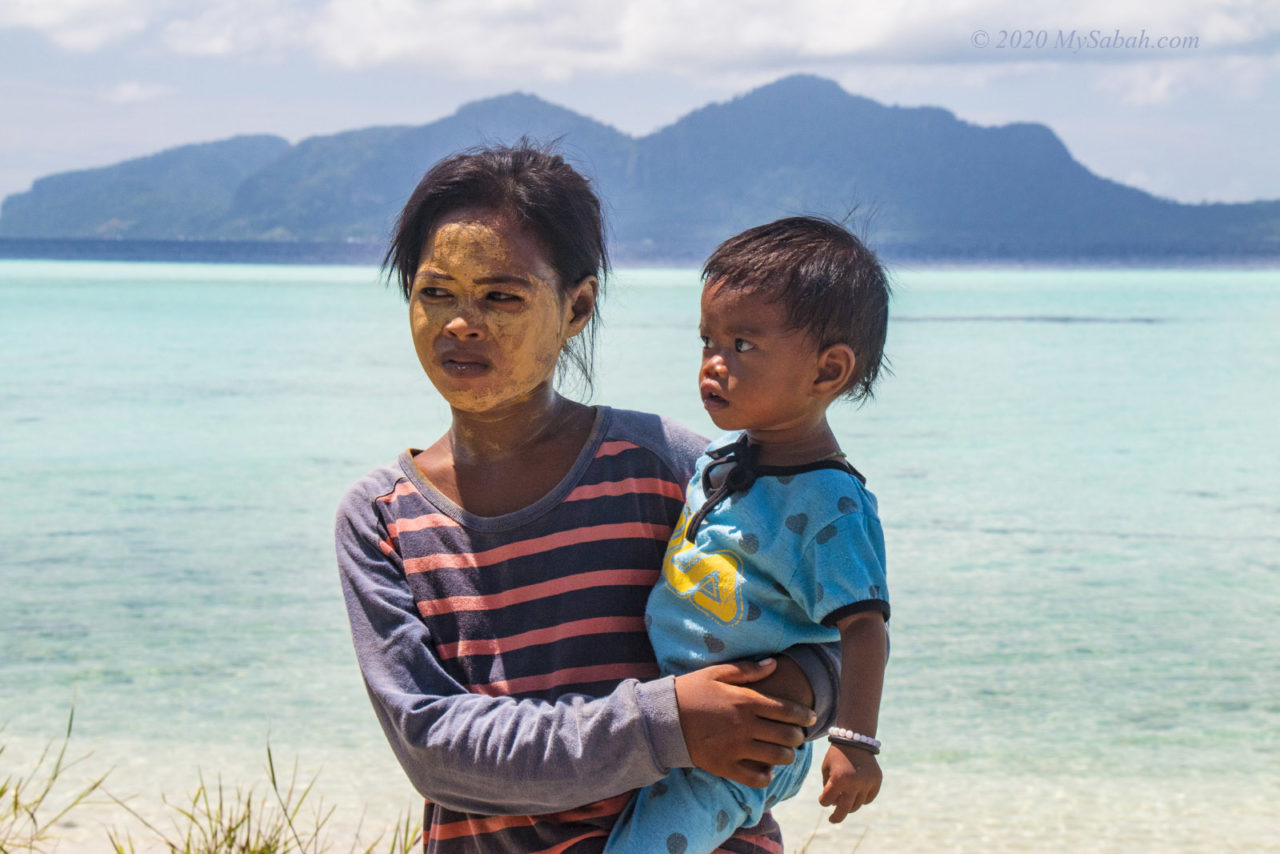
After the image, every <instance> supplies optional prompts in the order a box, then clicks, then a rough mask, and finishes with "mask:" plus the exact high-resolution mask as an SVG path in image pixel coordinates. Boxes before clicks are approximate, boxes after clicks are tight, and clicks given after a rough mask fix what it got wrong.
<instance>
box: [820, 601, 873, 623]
mask: <svg viewBox="0 0 1280 854" xmlns="http://www.w3.org/2000/svg"><path fill="white" fill-rule="evenodd" d="M863 611H879V612H880V613H881V615H883V616H884V621H885V622H886V623H887V622H889V603H888V602H886V601H884V600H883V599H863V600H862V601H861V602H852V603H850V604H848V605H845V606H844V607H842V608H836V609H835V610H834V611H832V612H831V613H830V614H827V616H825V617H823V618H822V625H824V626H827V627H828V628H833V627H834V626H835V624H836V623H838V622H840V621H841V620H843V619H844V618H845V617H851V616H853V615H854V614H861V613H862V612H863Z"/></svg>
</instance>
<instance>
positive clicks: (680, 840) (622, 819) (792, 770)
mask: <svg viewBox="0 0 1280 854" xmlns="http://www.w3.org/2000/svg"><path fill="white" fill-rule="evenodd" d="M812 758H813V748H812V746H811V745H808V744H806V745H804V746H803V747H801V748H800V749H799V750H797V751H796V761H795V762H793V763H791V764H790V765H783V766H779V767H777V768H775V769H774V771H773V780H772V781H771V782H770V783H769V785H768V786H766V787H765V788H763V789H754V788H752V787H750V786H743V785H742V784H740V783H735V782H733V781H732V780H725V779H722V778H720V777H716V776H713V775H711V774H708V773H707V772H706V771H702V770H700V769H698V768H676V769H675V770H673V771H672V772H671V773H670V774H668V775H667V777H666V779H665V780H661V781H659V782H657V783H654V784H653V785H652V786H646V787H645V788H643V789H640V790H638V791H637V792H636V793H635V794H633V795H632V796H631V801H630V803H628V804H627V808H626V809H624V810H623V811H622V814H621V815H620V816H618V823H617V824H615V825H614V826H613V833H611V834H610V836H609V841H608V843H607V844H606V845H605V848H604V850H605V854H662V852H664V851H665V852H668V854H711V852H712V851H715V850H716V849H717V848H718V847H720V843H722V842H724V841H725V840H726V839H728V838H729V837H730V836H732V835H733V834H734V832H735V831H736V830H737V829H738V828H739V827H750V826H751V825H753V824H757V823H759V821H760V819H761V818H762V817H763V816H764V814H765V811H766V810H768V809H769V808H771V807H772V806H773V805H774V804H776V803H778V802H779V801H781V800H784V799H786V798H789V797H791V796H792V795H794V794H795V793H796V792H797V791H798V790H799V789H800V784H801V783H802V782H804V775H805V772H806V771H808V770H809V764H810V762H811V760H812Z"/></svg>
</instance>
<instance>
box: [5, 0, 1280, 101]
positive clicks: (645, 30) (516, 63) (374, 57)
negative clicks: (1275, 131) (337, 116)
mask: <svg viewBox="0 0 1280 854" xmlns="http://www.w3.org/2000/svg"><path fill="white" fill-rule="evenodd" d="M4 27H25V28H33V29H36V30H39V31H40V32H43V33H44V34H45V35H46V36H48V37H49V38H50V39H52V40H53V41H55V42H56V43H57V44H59V45H61V46H63V47H66V48H73V49H80V50H88V49H94V48H97V47H101V46H103V45H105V44H107V43H108V42H111V41H115V40H119V39H122V38H125V37H127V36H130V35H137V34H140V33H143V34H144V35H146V36H149V37H150V36H154V37H155V39H156V41H157V42H158V43H159V44H161V45H163V46H164V47H165V48H167V49H169V50H171V51H173V52H174V53H178V54H184V55H205V56H228V55H241V54H256V55H274V54H279V53H282V52H286V51H289V52H291V51H296V50H302V51H305V52H308V53H311V54H313V55H314V56H316V57H317V58H318V59H320V60H321V61H324V62H329V63H332V64H334V65H336V66H339V67H345V68H367V67H373V66H378V65H384V64H389V63H394V64H403V65H416V66H420V67H423V68H427V69H431V70H433V71H441V72H449V71H452V72H454V73H457V74H460V75H465V76H468V77H473V78H496V77H503V76H509V75H511V74H519V75H521V76H522V77H527V78H529V79H532V80H539V79H551V80H555V79H565V78H568V77H572V76H575V75H580V74H590V73H596V72H606V73H634V72H646V71H663V72H667V73H674V74H677V75H700V76H705V75H726V76H732V75H735V74H740V73H741V72H742V71H743V70H746V69H757V70H761V71H763V70H766V69H777V68H780V67H784V66H794V65H795V64H797V63H809V64H815V63H846V64H848V63H855V64H857V63H881V64H884V63H896V64H912V63H926V64H928V63H942V64H950V65H975V66H982V65H1001V64H1005V63H1010V62H1049V63H1053V62H1062V61H1075V62H1085V63H1094V62H1106V63H1109V64H1116V63H1119V64H1137V65H1143V64H1147V63H1150V62H1162V61H1167V60H1168V59H1170V58H1174V59H1179V60H1188V61H1191V60H1196V59H1203V58H1205V57H1209V56H1212V55H1222V54H1247V53H1254V54H1257V55H1258V58H1259V60H1262V59H1264V58H1265V57H1268V56H1270V55H1273V54H1274V53H1275V49H1274V48H1275V45H1276V44H1277V43H1280V0H1169V2H1167V3H1165V4H1162V5H1160V6H1156V7H1153V6H1150V5H1149V4H1146V3H1140V2H1137V0H1079V1H1078V2H1076V3H1074V4H1052V5H1048V4H1041V5H1036V6H1029V5H1027V4H1023V3H1020V2H1018V0H937V2H933V3H927V4H926V3H921V2H918V0H879V2H876V3H859V4H854V3H849V2H848V0H737V2H730V0H618V2H615V3H611V4H605V3H600V2H598V0H555V2H547V0H257V1H256V2H254V0H3V2H2V3H0V28H4ZM977 30H983V31H985V32H986V33H987V34H988V35H989V37H990V38H991V41H990V42H989V43H988V44H987V45H986V46H985V47H975V44H974V42H973V41H972V40H971V39H972V37H973V34H974V33H975V31H977ZM1059 30H1061V31H1063V32H1064V33H1066V32H1070V31H1072V30H1075V31H1077V32H1078V33H1080V34H1085V33H1089V32H1090V31H1094V30H1097V31H1099V32H1101V33H1103V34H1108V35H1109V34H1112V33H1114V32H1115V31H1117V30H1119V31H1120V32H1121V33H1123V34H1124V35H1134V34H1138V33H1141V32H1143V31H1145V32H1146V33H1147V34H1148V35H1149V36H1150V37H1151V38H1153V39H1155V38H1158V37H1159V36H1162V35H1164V36H1194V37H1196V38H1198V39H1199V46H1198V47H1197V48H1195V49H1193V50H1191V51H1182V52H1180V53H1178V55H1177V56H1173V57H1171V56H1170V55H1169V54H1168V53H1166V52H1163V51H1155V50H1119V51H1117V50H1103V51H1099V50H1082V51H1078V52H1076V53H1074V54H1073V53H1072V52H1070V51H1064V50H1062V49H1060V48H1055V47H1053V46H1052V45H1053V43H1054V42H1055V41H1056V40H1057V36H1058V32H1059ZM1002 31H1003V32H1005V33H1013V32H1026V31H1030V32H1031V33H1033V34H1036V33H1039V32H1040V31H1044V32H1045V33H1046V34H1047V36H1048V38H1047V42H1048V45H1046V46H1045V47H1035V48H1032V49H1030V50H1027V49H1023V48H1016V49H1015V48H1012V47H1009V46H1008V45H1007V44H1006V46H1005V47H999V46H998V45H999V41H1000V38H1001V36H1000V33H1001V32H1002ZM1033 38H1034V37H1033ZM1007 41H1008V39H1007V37H1006V42H1007ZM1159 85H1160V83H1159V81H1158V80H1149V81H1148V83H1147V84H1146V86H1145V88H1146V90H1147V91H1148V96H1150V95H1151V93H1157V94H1158V90H1159Z"/></svg>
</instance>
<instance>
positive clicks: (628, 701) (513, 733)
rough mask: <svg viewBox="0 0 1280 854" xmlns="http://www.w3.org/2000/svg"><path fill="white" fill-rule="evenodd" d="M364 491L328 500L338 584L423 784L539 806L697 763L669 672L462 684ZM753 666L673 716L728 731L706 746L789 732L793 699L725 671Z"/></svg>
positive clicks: (480, 808) (395, 733)
mask: <svg viewBox="0 0 1280 854" xmlns="http://www.w3.org/2000/svg"><path fill="white" fill-rule="evenodd" d="M353 492H356V490H353ZM370 505H371V502H370V501H368V499H367V498H361V497H360V496H357V495H352V494H349V495H348V499H347V500H346V501H344V503H343V507H342V509H341V511H340V512H339V516H338V524H337V552H338V565H339V570H340V573H341V577H342V585H343V594H344V597H345V599H346V605H347V614H348V617H349V618H350V621H351V631H352V637H353V640H354V643H355V650H356V658H357V659H358V661H359V663H360V669H361V672H362V673H363V675H364V680H365V685H366V688H367V689H368V692H369V697H370V700H371V701H372V703H373V707H374V711H375V713H376V714H377V717H378V720H379V722H380V723H381V724H382V728H383V730H384V732H385V733H386V736H387V739H388V741H389V742H390V744H391V747H392V750H393V751H394V752H395V754H396V758H397V759H398V760H399V761H400V764H401V766H402V767H403V768H404V770H405V772H406V774H407V775H408V776H409V778H410V780H411V781H412V783H413V784H414V787H415V788H416V789H417V790H418V791H419V792H420V793H421V794H422V795H423V796H424V797H426V798H427V799H429V800H431V801H433V802H435V803H439V804H441V805H442V806H446V807H449V808H451V809H457V810H463V811H469V812H480V813H488V814H513V815H522V814H538V813H545V812H554V811H558V810H564V809H571V808H573V807H576V806H579V805H581V804H584V803H589V802H593V801H597V800H600V799H602V798H605V797H610V796H613V795H617V794H621V793H622V792H626V791H629V790H631V789H635V788H639V787H641V786H646V785H648V784H650V783H653V782H656V781H657V780H659V779H661V778H662V777H663V776H665V775H666V773H667V771H668V770H669V769H671V768H674V767H687V766H690V765H693V764H694V763H693V761H692V760H691V758H690V753H689V749H688V747H687V746H686V743H685V738H684V735H683V733H682V721H681V714H682V713H681V710H680V707H679V706H678V705H677V702H676V682H675V679H673V678H672V677H665V678H661V679H656V680H653V681H650V682H637V681H635V680H626V681H624V682H622V683H621V684H620V685H619V686H618V687H617V688H616V689H615V690H614V691H613V692H612V693H610V694H609V695H608V696H606V697H601V698H599V699H592V698H589V697H585V696H581V695H569V696H566V697H562V698H561V699H559V700H558V701H557V702H555V703H548V702H543V701H537V700H517V699H515V698H512V697H490V696H486V695H481V694H471V693H468V692H467V691H466V690H465V689H464V688H463V686H462V685H461V684H459V683H458V682H457V681H456V680H454V679H453V678H452V677H451V676H450V675H449V674H448V673H447V672H446V671H445V670H444V668H443V667H442V666H441V665H440V662H439V661H438V660H437V659H436V657H435V655H434V654H433V651H432V650H433V646H432V643H431V638H430V637H429V635H428V632H427V629H426V626H425V625H424V624H423V622H422V620H421V619H420V618H419V616H418V614H417V609H416V606H415V603H414V601H413V596H412V594H411V592H410V590H409V587H408V584H407V582H406V581H405V578H404V574H403V572H402V571H401V569H400V568H399V567H398V566H397V565H396V563H395V559H394V557H392V556H388V555H387V554H385V553H384V552H383V551H382V549H381V548H379V542H380V540H381V539H382V535H379V533H378V525H379V523H378V520H377V519H376V516H375V513H374V511H373V510H372V508H371V506H370ZM733 667H734V666H733V665H721V666H720V669H725V668H729V669H732V668H733ZM751 669H752V668H751V667H750V666H747V667H746V668H745V669H742V668H740V669H739V671H740V672H739V674H738V675H734V674H733V673H730V672H728V671H725V673H723V674H721V675H722V676H724V677H725V678H723V679H717V678H715V677H714V676H712V677H711V678H705V677H707V674H703V677H704V678H702V679H701V680H693V681H694V683H696V684H694V685H693V687H694V688H695V690H696V692H697V694H696V696H699V697H702V698H703V699H704V701H705V702H702V703H694V704H692V705H691V708H690V709H688V710H687V712H686V713H685V714H684V718H685V720H684V724H685V726H690V725H691V726H693V727H694V728H695V729H697V730H698V731H700V732H705V731H718V732H722V733H725V734H726V735H727V736H728V740H727V741H722V742H721V743H720V744H719V746H718V749H717V751H715V752H714V753H715V757H716V759H723V758H735V757H737V758H741V757H748V758H750V757H758V756H760V750H761V748H760V743H761V742H764V743H767V742H770V741H776V740H778V739H782V741H783V742H784V743H785V744H794V743H798V738H797V737H795V736H794V734H793V732H798V730H797V729H796V726H785V725H784V724H785V723H786V722H788V721H789V722H790V723H792V724H795V725H798V726H803V725H805V724H806V723H808V721H809V719H810V713H809V710H808V709H805V708H803V707H801V706H799V705H798V704H795V703H789V702H786V701H779V700H772V699H770V698H768V697H764V696H762V695H759V694H756V693H755V692H753V691H750V690H748V689H746V688H743V687H740V686H737V685H733V684H731V683H732V682H733V681H748V680H749V678H750V677H751V676H753V675H758V676H763V675H765V673H766V672H767V671H768V670H769V668H758V669H757V672H756V673H754V674H753V673H752V672H751ZM689 675H690V676H694V675H695V674H689ZM681 679H682V680H685V681H686V683H688V682H689V681H690V680H689V679H688V677H681ZM770 717H771V718H774V720H766V719H765V718H770ZM778 720H782V721H783V723H782V724H780V723H778V722H777V721H778ZM766 753H767V750H766ZM767 759H768V756H767V755H766V756H764V757H761V761H767Z"/></svg>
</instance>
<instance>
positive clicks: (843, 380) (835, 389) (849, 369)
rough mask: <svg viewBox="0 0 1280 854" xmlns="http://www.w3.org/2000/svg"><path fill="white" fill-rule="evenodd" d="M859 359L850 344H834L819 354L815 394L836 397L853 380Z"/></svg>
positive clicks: (814, 386)
mask: <svg viewBox="0 0 1280 854" xmlns="http://www.w3.org/2000/svg"><path fill="white" fill-rule="evenodd" d="M856 363H857V359H856V358H855V357H854V355H853V348H852V347H850V346H849V345H848V344H832V345H831V346H830V347H827V348H826V349H825V350H823V351H822V352H820V353H818V378H817V379H816V380H814V381H813V393H814V394H815V395H817V396H819V397H836V396H838V395H839V394H840V392H842V391H844V389H845V387H846V386H848V385H849V381H850V380H851V379H853V369H854V366H855V365H856Z"/></svg>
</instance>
